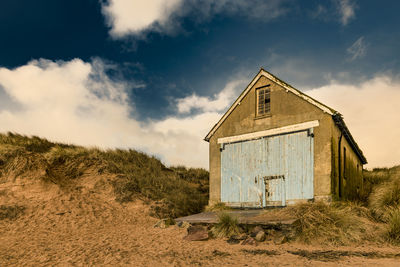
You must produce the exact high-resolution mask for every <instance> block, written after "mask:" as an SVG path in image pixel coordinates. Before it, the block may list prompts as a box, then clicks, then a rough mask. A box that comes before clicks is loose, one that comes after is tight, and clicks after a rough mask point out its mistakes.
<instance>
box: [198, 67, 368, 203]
mask: <svg viewBox="0 0 400 267" xmlns="http://www.w3.org/2000/svg"><path fill="white" fill-rule="evenodd" d="M205 140H206V141H208V142H209V153H210V204H214V203H217V202H223V203H225V204H227V205H228V206H233V207H268V206H286V205H291V204H295V203H297V202H302V201H307V200H319V199H323V200H328V201H329V200H331V199H332V197H334V198H335V197H336V198H342V199H353V198H356V197H357V195H358V193H359V191H360V190H361V188H362V186H363V178H362V169H363V164H366V163H367V160H366V158H365V157H364V155H363V153H362V151H361V150H360V148H359V147H358V145H357V143H356V142H355V140H354V139H353V137H352V135H351V133H350V131H349V129H348V128H347V126H346V124H345V123H344V121H343V117H342V115H341V114H340V113H338V112H337V111H335V110H333V109H332V108H330V107H328V106H326V105H324V104H322V103H320V102H318V101H317V100H315V99H313V98H311V97H309V96H307V95H306V94H304V93H302V92H300V91H299V90H297V89H295V88H293V87H292V86H290V85H289V84H287V83H285V82H284V81H282V80H280V79H279V78H277V77H275V76H274V75H272V74H270V73H269V72H267V71H265V70H264V69H261V70H260V72H259V73H258V74H257V75H256V76H255V77H254V79H253V80H252V81H251V82H250V84H249V85H248V86H247V88H246V89H245V90H244V91H243V92H242V93H241V95H240V96H239V97H238V98H237V99H236V101H235V102H234V103H233V105H232V106H231V107H230V108H229V109H228V111H227V112H226V113H225V114H224V115H223V116H222V118H221V119H220V120H219V121H218V123H217V124H215V126H214V127H213V128H212V129H211V131H210V132H209V133H208V134H207V136H206V137H205Z"/></svg>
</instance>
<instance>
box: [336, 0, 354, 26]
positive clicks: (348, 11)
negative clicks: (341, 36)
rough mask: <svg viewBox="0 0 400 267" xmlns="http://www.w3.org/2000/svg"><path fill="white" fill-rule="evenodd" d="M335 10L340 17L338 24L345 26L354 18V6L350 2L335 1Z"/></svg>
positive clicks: (343, 0) (346, 0) (349, 0)
mask: <svg viewBox="0 0 400 267" xmlns="http://www.w3.org/2000/svg"><path fill="white" fill-rule="evenodd" d="M336 2H337V8H338V12H339V15H340V22H341V23H342V25H343V26H346V25H347V24H348V23H349V21H350V20H351V19H353V18H354V17H355V15H356V14H355V11H354V10H355V9H356V5H355V3H353V2H352V1H351V0H337V1H336Z"/></svg>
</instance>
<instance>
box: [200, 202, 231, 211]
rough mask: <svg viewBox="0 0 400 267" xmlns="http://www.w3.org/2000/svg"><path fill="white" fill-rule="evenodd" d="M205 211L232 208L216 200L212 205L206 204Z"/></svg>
mask: <svg viewBox="0 0 400 267" xmlns="http://www.w3.org/2000/svg"><path fill="white" fill-rule="evenodd" d="M205 210H206V211H224V210H232V208H230V207H228V206H226V205H225V203H223V202H217V203H215V204H214V205H211V206H207V207H206V208H205Z"/></svg>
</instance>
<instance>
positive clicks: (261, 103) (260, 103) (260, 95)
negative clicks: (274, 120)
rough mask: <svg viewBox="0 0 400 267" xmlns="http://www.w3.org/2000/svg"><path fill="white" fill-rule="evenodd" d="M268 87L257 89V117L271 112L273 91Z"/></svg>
mask: <svg viewBox="0 0 400 267" xmlns="http://www.w3.org/2000/svg"><path fill="white" fill-rule="evenodd" d="M267 87H269V85H267V86H263V87H261V88H258V89H257V116H263V115H267V114H269V113H270V112H271V94H270V92H271V91H270V89H269V88H267Z"/></svg>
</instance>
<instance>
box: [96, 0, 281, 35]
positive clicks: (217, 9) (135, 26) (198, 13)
mask: <svg viewBox="0 0 400 267" xmlns="http://www.w3.org/2000/svg"><path fill="white" fill-rule="evenodd" d="M286 2H287V0H267V1H265V0H234V1H232V0H168V1H165V0H146V1H143V0H108V1H106V2H102V12H103V14H104V16H105V17H106V22H107V24H108V25H109V26H110V27H111V31H110V34H111V35H112V36H113V37H115V38H121V37H124V36H127V35H136V36H138V35H141V34H143V32H145V31H156V32H163V33H165V34H172V33H174V32H176V31H177V30H179V29H181V25H180V18H182V17H185V16H190V18H191V19H193V21H196V22H202V21H204V20H208V19H210V18H211V17H212V16H214V15H216V14H220V13H225V14H228V15H239V16H242V17H251V18H256V19H261V20H263V21H267V20H271V19H274V18H276V17H279V16H281V15H283V14H285V13H286V12H287V8H285V7H284V6H283V4H284V3H286Z"/></svg>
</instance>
